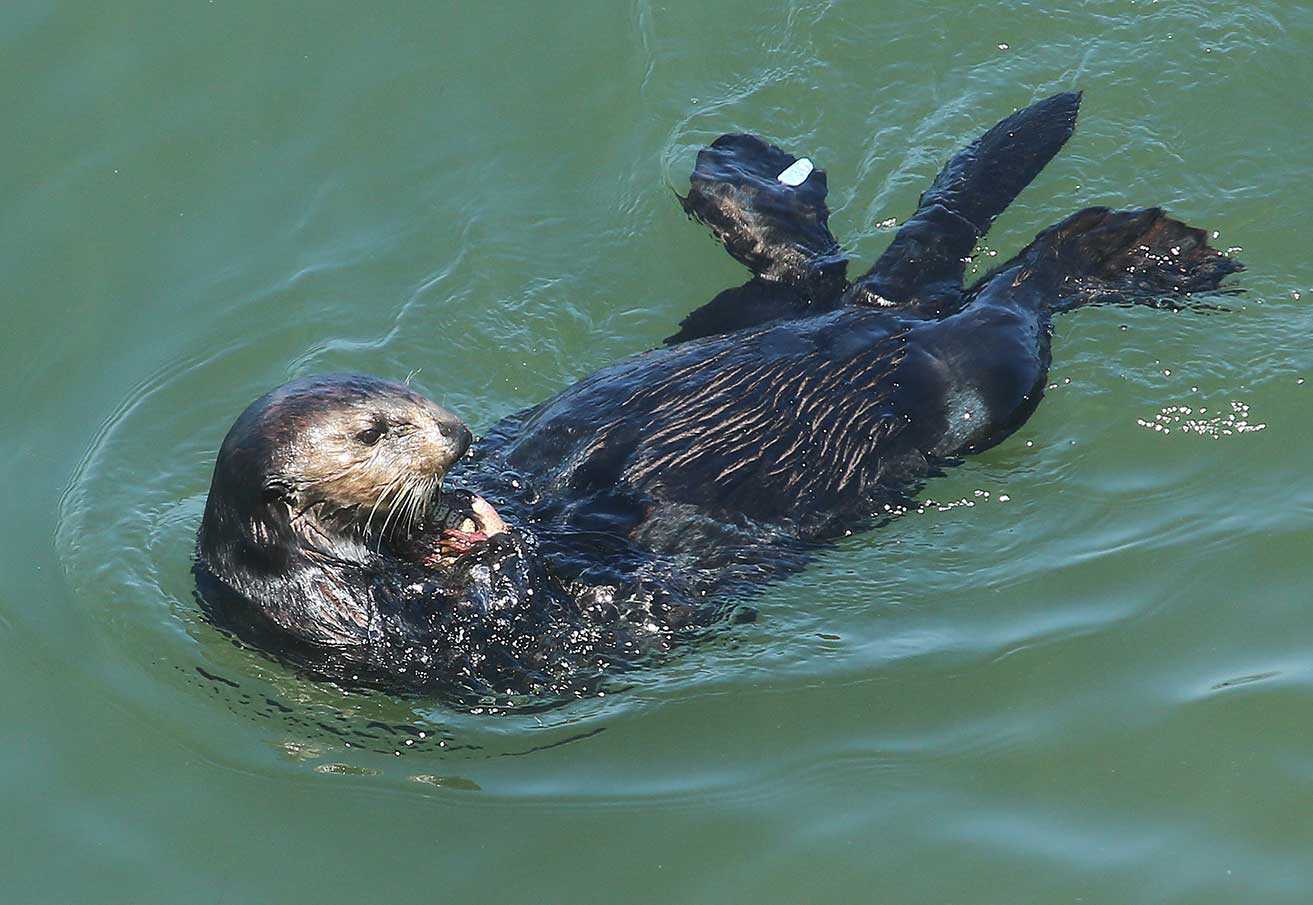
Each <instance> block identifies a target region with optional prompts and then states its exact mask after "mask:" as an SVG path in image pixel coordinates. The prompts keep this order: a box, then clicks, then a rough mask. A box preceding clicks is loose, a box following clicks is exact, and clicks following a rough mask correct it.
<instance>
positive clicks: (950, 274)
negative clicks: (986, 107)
mask: <svg viewBox="0 0 1313 905" xmlns="http://www.w3.org/2000/svg"><path fill="white" fill-rule="evenodd" d="M1080 100H1081V95H1080V92H1067V93H1063V94H1055V95H1053V96H1052V97H1048V98H1045V99H1044V100H1041V101H1037V102H1035V103H1034V104H1031V105H1030V106H1029V107H1026V108H1024V109H1022V110H1019V111H1017V112H1016V113H1013V114H1012V115H1011V116H1009V117H1007V118H1006V119H1004V120H1002V121H1001V122H999V123H998V124H997V125H995V126H994V127H993V128H991V129H990V130H989V131H987V132H985V133H984V134H983V135H981V136H980V137H979V138H977V139H976V140H975V141H973V142H972V143H971V144H969V145H968V146H967V147H965V148H963V149H962V150H961V151H959V152H958V153H957V154H956V155H954V156H953V158H952V159H951V160H950V161H949V162H948V163H947V164H946V165H945V166H944V168H943V170H941V171H940V173H939V175H938V176H937V177H936V178H935V181H934V182H933V183H932V184H931V186H930V188H929V189H927V190H926V191H925V193H924V194H923V195H922V196H921V199H920V201H919V203H918V205H917V210H916V213H915V214H913V215H912V217H911V218H909V219H908V221H907V222H906V223H905V224H903V227H902V228H901V229H899V231H898V233H897V235H895V236H894V240H893V242H892V243H890V245H889V248H888V249H887V250H886V251H885V253H884V254H883V255H881V256H880V259H879V260H878V261H876V263H875V266H873V267H872V268H871V269H870V271H868V272H867V273H866V275H865V276H863V277H862V278H861V279H860V280H858V281H857V282H856V283H855V284H854V286H853V289H852V290H851V292H850V293H849V296H848V299H849V300H850V301H852V302H854V303H856V304H868V305H879V306H904V305H916V306H919V307H921V308H923V309H924V310H925V312H926V313H927V314H929V315H932V316H938V315H941V314H945V313H950V312H951V311H952V310H953V309H954V308H955V307H956V306H957V305H958V304H960V302H961V298H962V292H961V285H962V275H963V273H964V272H965V267H966V261H967V258H969V257H970V255H971V251H972V249H974V248H975V244H976V241H977V240H978V239H979V238H980V237H981V236H983V235H984V234H985V233H986V232H987V231H988V230H989V227H990V224H992V223H993V221H994V218H995V217H997V216H998V215H999V214H1001V213H1003V211H1004V209H1005V208H1007V206H1008V205H1009V204H1011V203H1012V202H1013V201H1014V200H1015V199H1016V197H1017V196H1018V195H1019V194H1021V191H1022V190H1023V189H1024V188H1025V187H1026V186H1027V185H1029V184H1030V182H1031V181H1032V180H1033V179H1034V178H1035V177H1036V176H1037V175H1039V172H1040V170H1042V169H1043V168H1044V166H1045V164H1047V163H1048V162H1049V161H1050V160H1052V159H1053V156H1054V155H1055V154H1057V153H1058V151H1059V150H1061V148H1062V146H1063V145H1064V144H1066V142H1067V139H1068V138H1070V137H1071V134H1072V132H1073V130H1074V129H1075V128H1076V115H1077V113H1078V111H1079V109H1080Z"/></svg>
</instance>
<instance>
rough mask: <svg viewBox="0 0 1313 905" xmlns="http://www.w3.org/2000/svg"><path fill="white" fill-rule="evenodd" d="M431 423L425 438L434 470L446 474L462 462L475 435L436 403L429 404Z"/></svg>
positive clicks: (425, 432)
mask: <svg viewBox="0 0 1313 905" xmlns="http://www.w3.org/2000/svg"><path fill="white" fill-rule="evenodd" d="M429 413H430V422H429V424H428V426H427V429H426V430H425V431H424V437H425V440H426V441H427V444H428V447H429V450H430V459H431V464H432V467H433V470H434V471H436V472H439V473H445V472H446V470H447V469H448V468H450V467H451V466H452V465H454V464H455V463H456V462H458V461H460V458H461V456H463V455H465V453H466V452H467V451H468V450H469V448H470V444H471V443H473V442H474V435H473V434H472V433H470V429H469V428H468V427H467V426H466V425H465V422H464V421H462V420H461V419H460V418H459V417H458V416H457V415H456V414H454V413H453V412H450V411H448V410H447V409H444V408H443V407H442V406H440V405H438V404H437V403H435V402H430V403H429Z"/></svg>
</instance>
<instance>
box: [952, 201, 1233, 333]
mask: <svg viewBox="0 0 1313 905" xmlns="http://www.w3.org/2000/svg"><path fill="white" fill-rule="evenodd" d="M1011 263H1012V264H1022V265H1023V266H1024V268H1025V270H1026V278H1030V276H1031V275H1036V276H1039V277H1041V278H1043V279H1045V280H1046V281H1050V282H1051V283H1052V285H1053V286H1054V291H1055V294H1056V296H1057V297H1056V298H1055V300H1054V301H1053V302H1051V303H1050V305H1049V307H1050V308H1051V309H1052V310H1055V311H1067V310H1070V309H1072V308H1078V307H1080V306H1082V305H1091V304H1137V305H1150V306H1153V307H1157V308H1182V307H1185V304H1184V302H1185V297H1186V296H1189V295H1192V294H1196V293H1202V292H1218V291H1222V292H1238V291H1239V290H1238V289H1236V288H1234V287H1227V286H1225V285H1223V283H1224V281H1225V280H1226V278H1227V277H1229V276H1231V275H1232V274H1235V273H1239V272H1240V271H1242V270H1244V269H1245V268H1244V265H1243V264H1242V263H1240V262H1239V261H1237V260H1235V259H1234V258H1231V257H1228V256H1227V255H1226V254H1224V253H1222V252H1221V251H1218V250H1217V249H1216V248H1213V247H1212V246H1211V245H1209V244H1208V234H1207V233H1206V232H1205V231H1204V230H1202V229H1197V228H1195V227H1192V226H1189V225H1187V224H1185V223H1182V222H1181V221H1180V220H1176V219H1174V218H1172V217H1170V216H1168V215H1167V214H1166V213H1165V212H1164V211H1163V209H1162V208H1158V207H1150V208H1144V209H1141V210H1129V211H1114V210H1111V209H1109V208H1106V207H1088V208H1085V209H1084V210H1081V211H1077V212H1076V213H1074V214H1072V215H1071V216H1070V217H1068V218H1067V219H1065V220H1063V221H1062V222H1061V223H1058V224H1056V225H1054V226H1051V227H1049V228H1048V229H1046V230H1044V231H1043V232H1042V233H1040V234H1039V235H1038V236H1036V237H1035V241H1033V242H1031V243H1030V245H1028V246H1026V248H1025V249H1023V250H1022V251H1021V253H1020V254H1018V255H1017V257H1016V258H1014V259H1013V262H1011ZM1008 267H1009V264H1005V265H1003V267H1001V268H999V271H996V272H1002V271H1005V270H1007V269H1008ZM989 280H990V277H989V276H987V277H985V278H984V279H982V280H981V281H980V282H979V283H977V284H976V286H974V287H972V292H973V293H974V292H975V291H977V290H979V289H980V288H982V287H983V286H984V284H985V283H987V282H988V281H989Z"/></svg>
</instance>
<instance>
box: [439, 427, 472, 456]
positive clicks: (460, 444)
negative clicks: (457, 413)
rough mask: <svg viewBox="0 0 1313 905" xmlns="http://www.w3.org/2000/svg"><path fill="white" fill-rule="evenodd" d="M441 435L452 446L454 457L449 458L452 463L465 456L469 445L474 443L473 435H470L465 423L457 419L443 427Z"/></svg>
mask: <svg viewBox="0 0 1313 905" xmlns="http://www.w3.org/2000/svg"><path fill="white" fill-rule="evenodd" d="M442 433H443V435H444V436H446V438H447V439H448V440H450V441H451V444H452V446H453V447H454V448H455V452H454V455H452V457H451V459H452V461H453V462H454V461H456V460H457V459H459V458H460V457H461V456H463V455H465V451H466V450H467V449H469V448H470V444H471V443H473V442H474V435H473V434H472V433H470V429H469V428H468V427H466V426H465V422H464V421H461V420H460V419H459V418H457V419H456V420H455V422H454V423H451V424H446V425H444V426H443V428H442Z"/></svg>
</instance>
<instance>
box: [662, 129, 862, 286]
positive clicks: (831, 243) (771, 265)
mask: <svg viewBox="0 0 1313 905" xmlns="http://www.w3.org/2000/svg"><path fill="white" fill-rule="evenodd" d="M828 191H829V189H828V186H827V185H826V181H825V171H824V170H819V169H816V168H815V167H814V166H813V165H812V163H811V161H810V160H808V159H807V158H805V157H804V158H799V157H795V156H794V155H792V154H790V153H789V152H787V151H784V150H781V149H780V148H777V147H775V146H774V145H771V144H767V143H766V142H764V141H762V140H761V139H760V138H757V137H756V136H755V135H743V134H730V135H722V136H720V138H717V139H716V140H715V141H714V142H712V143H711V145H710V147H706V148H703V149H702V150H701V151H699V152H698V159H697V164H696V165H695V166H694V168H693V173H692V174H691V175H690V176H689V191H688V195H686V196H685V197H683V198H681V199H680V201H681V203H682V204H683V205H684V210H685V212H687V213H688V214H689V215H690V216H692V217H695V218H696V219H697V220H698V221H699V222H701V223H703V224H705V225H706V226H707V227H709V228H710V229H711V232H712V233H713V234H714V235H715V237H716V238H717V239H719V240H720V241H721V243H722V244H724V246H725V250H726V251H728V252H729V253H730V254H731V255H733V256H734V258H735V259H736V260H738V261H739V262H741V263H742V264H744V265H746V266H747V268H748V269H749V270H751V271H752V272H753V274H755V275H756V276H758V277H760V278H761V279H763V280H767V281H770V282H776V283H783V284H786V285H789V286H794V287H796V288H798V289H799V290H801V291H802V292H803V293H804V294H806V295H817V294H821V295H824V294H826V293H832V294H837V293H838V291H840V290H842V288H843V287H844V286H845V285H846V282H845V279H844V274H845V271H846V269H847V259H846V258H844V257H843V255H842V254H841V253H840V251H839V243H838V241H837V240H836V239H835V238H834V235H833V234H832V233H831V232H830V227H829V223H828V221H829V217H830V211H829V208H828V207H826V205H825V196H826V193H827V192H828Z"/></svg>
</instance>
